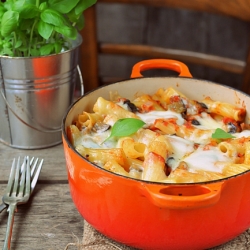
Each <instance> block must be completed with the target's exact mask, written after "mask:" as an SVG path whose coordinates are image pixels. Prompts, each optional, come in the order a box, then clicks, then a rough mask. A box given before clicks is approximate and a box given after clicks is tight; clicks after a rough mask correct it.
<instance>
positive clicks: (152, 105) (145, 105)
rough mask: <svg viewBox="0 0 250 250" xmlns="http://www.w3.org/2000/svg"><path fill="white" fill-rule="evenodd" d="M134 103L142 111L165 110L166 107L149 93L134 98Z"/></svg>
mask: <svg viewBox="0 0 250 250" xmlns="http://www.w3.org/2000/svg"><path fill="white" fill-rule="evenodd" d="M133 103H134V104H135V106H136V107H138V108H139V109H140V110H141V111H142V112H149V111H152V110H164V108H163V107H162V106H161V105H159V104H158V103H157V102H156V101H155V100H153V99H152V97H151V96H149V95H141V96H139V97H137V98H136V99H135V100H133Z"/></svg>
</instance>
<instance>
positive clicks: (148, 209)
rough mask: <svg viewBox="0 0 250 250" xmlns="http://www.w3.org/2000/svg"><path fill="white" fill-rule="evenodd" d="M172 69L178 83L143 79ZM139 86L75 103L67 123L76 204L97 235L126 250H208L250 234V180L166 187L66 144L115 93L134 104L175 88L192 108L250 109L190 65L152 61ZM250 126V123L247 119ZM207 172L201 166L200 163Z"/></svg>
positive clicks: (135, 78) (249, 176)
mask: <svg viewBox="0 0 250 250" xmlns="http://www.w3.org/2000/svg"><path fill="white" fill-rule="evenodd" d="M152 68H165V69H171V70H174V71H177V72H179V77H154V78H149V77H142V75H141V72H142V71H144V70H148V69H152ZM131 77H132V79H129V80H126V81H121V82H117V83H114V84H110V85H106V86H104V87H100V88H98V89H96V90H94V91H92V92H89V93H87V94H85V95H84V96H82V97H81V98H80V99H79V100H78V101H76V102H75V103H74V104H73V105H72V106H71V107H70V109H69V110H68V112H67V114H66V115H65V117H64V119H63V132H62V134H63V135H62V136H63V145H64V153H65V158H66V164H67V171H68V181H69V186H70V191H71V195H72V199H73V202H74V204H75V206H76V208H77V209H78V211H79V212H80V214H81V215H82V216H83V218H84V219H85V220H86V221H88V222H89V223H90V224H91V225H92V226H93V227H94V228H95V229H97V230H98V231H99V232H101V233H102V234H104V235H106V236H107V237H109V238H111V239H113V240H115V241H118V242H121V243H123V244H126V245H129V246H132V247H135V248H139V249H152V250H158V249H160V250H186V249H190V250H195V249H198V250H201V249H208V248H211V247H214V246H217V245H220V244H223V243H225V242H227V241H229V240H231V239H233V238H235V237H236V236H237V235H239V234H241V233H243V232H244V231H245V230H246V229H248V228H249V227H250V172H249V171H247V172H244V173H242V174H238V175H235V176H233V177H230V178H225V179H221V180H217V181H210V182H204V183H189V184H165V183H164V184H162V183H155V182H149V181H141V180H136V179H132V178H128V177H124V176H120V175H117V174H114V173H111V172H109V171H107V170H104V169H102V168H101V167H98V166H97V165H95V164H93V163H91V162H89V161H88V160H86V159H85V158H83V157H82V156H81V155H80V154H79V153H78V152H77V151H76V150H75V149H74V148H73V146H72V145H71V143H70V141H69V139H68V138H67V133H66V128H67V126H69V125H70V124H71V123H72V121H73V120H74V119H75V118H76V117H77V115H78V114H80V113H82V111H83V110H85V111H88V112H93V111H92V107H93V105H94V103H95V102H96V100H97V98H98V97H100V96H102V97H103V98H106V99H109V93H110V91H118V93H119V94H120V95H121V96H123V97H126V98H129V99H132V98H133V97H134V94H135V93H142V91H143V93H148V94H153V93H155V92H156V90H157V89H159V88H167V87H170V86H172V87H174V88H175V89H177V90H178V91H180V92H182V93H183V94H184V95H186V96H187V97H189V98H190V99H193V100H198V101H199V100H202V99H203V98H204V97H205V96H210V97H211V98H212V99H214V100H218V101H222V102H228V103H231V104H236V105H239V106H244V107H247V108H248V110H247V113H250V110H249V107H250V97H249V96H248V95H246V94H244V93H242V92H240V91H238V90H235V89H232V88H229V87H226V86H222V85H219V84H216V83H212V82H208V81H204V80H198V79H194V78H192V76H191V74H190V73H189V70H188V68H187V67H186V65H185V64H183V63H181V62H178V61H173V60H164V59H155V60H146V61H142V62H139V63H138V64H136V65H135V66H134V67H133V70H132V75H131ZM246 119H247V121H246V122H247V123H248V122H249V121H248V120H249V117H248V116H247V118H246ZM201 164H202V162H201Z"/></svg>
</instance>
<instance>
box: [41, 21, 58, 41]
mask: <svg viewBox="0 0 250 250" xmlns="http://www.w3.org/2000/svg"><path fill="white" fill-rule="evenodd" d="M37 29H38V32H39V34H40V35H41V36H42V37H43V38H44V39H49V38H50V36H51V34H52V32H53V29H54V26H53V25H51V24H48V23H45V22H44V21H42V20H40V21H39V22H38V24H37Z"/></svg>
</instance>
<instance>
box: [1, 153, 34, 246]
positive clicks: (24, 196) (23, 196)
mask: <svg viewBox="0 0 250 250" xmlns="http://www.w3.org/2000/svg"><path fill="white" fill-rule="evenodd" d="M30 184H31V183H30V162H29V157H28V156H27V157H25V158H24V168H23V171H22V172H21V167H20V157H19V158H18V160H17V164H16V162H15V159H14V160H13V163H12V167H11V171H10V177H9V181H8V185H7V189H6V193H5V194H4V196H3V202H4V203H6V204H8V205H9V209H8V211H9V217H8V222H7V230H6V236H5V240H4V246H3V250H9V249H10V244H11V236H12V228H13V223H14V214H15V210H16V207H17V205H18V204H23V203H26V202H27V201H28V200H29V197H30Z"/></svg>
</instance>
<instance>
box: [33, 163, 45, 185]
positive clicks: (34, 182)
mask: <svg viewBox="0 0 250 250" xmlns="http://www.w3.org/2000/svg"><path fill="white" fill-rule="evenodd" d="M37 162H38V158H37V159H36V161H35V163H34V166H33V167H32V170H33V174H34V171H35V167H36V165H37ZM42 165H43V159H41V161H40V164H39V165H38V167H37V169H36V173H35V175H34V176H33V174H31V175H32V182H31V190H33V189H34V188H35V186H36V183H37V180H38V178H39V175H40V172H41V169H42Z"/></svg>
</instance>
